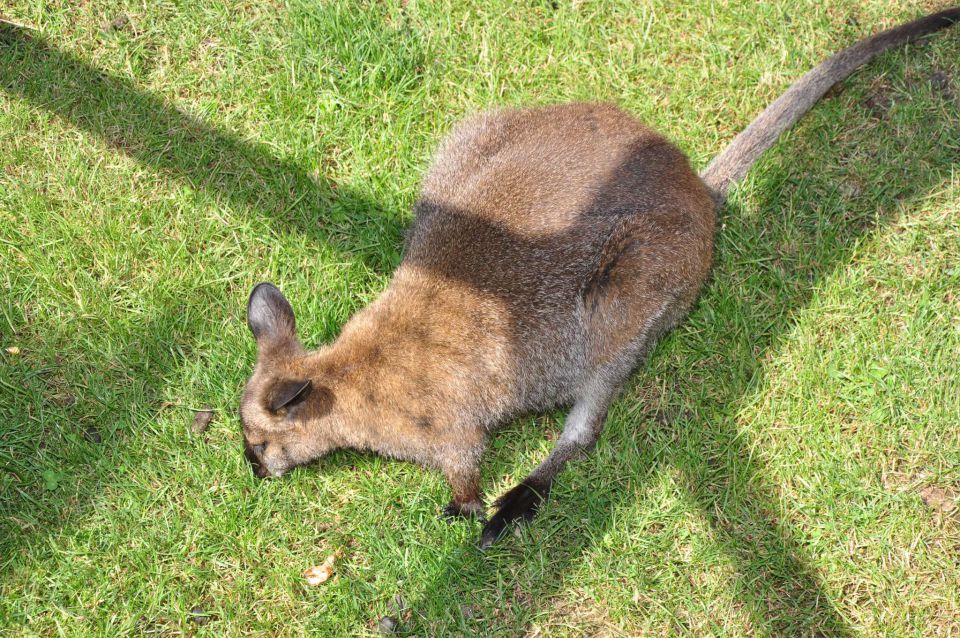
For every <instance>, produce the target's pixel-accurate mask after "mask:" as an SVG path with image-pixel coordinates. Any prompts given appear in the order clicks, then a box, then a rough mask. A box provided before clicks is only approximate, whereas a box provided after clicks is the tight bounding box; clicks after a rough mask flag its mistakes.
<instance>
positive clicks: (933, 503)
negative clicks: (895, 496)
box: [920, 485, 957, 512]
mask: <svg viewBox="0 0 960 638" xmlns="http://www.w3.org/2000/svg"><path fill="white" fill-rule="evenodd" d="M920 498H922V499H923V502H924V503H926V505H927V507H929V508H930V509H934V510H940V511H941V512H949V511H951V510H952V509H953V508H954V507H956V506H957V504H956V501H955V500H954V498H953V495H952V494H950V492H948V491H946V490H944V489H942V488H939V487H936V486H934V485H930V486H929V487H925V488H923V489H922V490H920Z"/></svg>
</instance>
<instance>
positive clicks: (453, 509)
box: [440, 501, 487, 521]
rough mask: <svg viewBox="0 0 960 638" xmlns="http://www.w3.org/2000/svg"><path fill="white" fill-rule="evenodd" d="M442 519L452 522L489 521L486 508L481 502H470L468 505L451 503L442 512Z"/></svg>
mask: <svg viewBox="0 0 960 638" xmlns="http://www.w3.org/2000/svg"><path fill="white" fill-rule="evenodd" d="M440 518H443V519H445V520H448V521H452V520H454V519H457V518H466V519H477V520H481V521H485V520H487V517H486V508H484V507H483V503H481V502H480V501H470V502H468V503H458V502H456V501H450V502H449V503H448V504H447V506H446V507H444V508H443V511H441V512H440Z"/></svg>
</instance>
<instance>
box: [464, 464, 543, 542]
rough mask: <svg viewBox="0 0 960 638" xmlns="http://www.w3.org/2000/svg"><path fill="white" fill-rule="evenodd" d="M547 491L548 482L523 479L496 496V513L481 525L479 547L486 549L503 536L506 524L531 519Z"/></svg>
mask: <svg viewBox="0 0 960 638" xmlns="http://www.w3.org/2000/svg"><path fill="white" fill-rule="evenodd" d="M549 492H550V484H549V483H547V484H545V485H535V484H533V483H532V482H529V481H525V482H523V483H520V484H519V485H517V486H516V487H514V488H513V489H511V490H510V491H509V492H507V493H506V494H504V495H503V496H501V497H500V498H498V499H497V501H496V503H494V504H493V505H494V507H496V508H497V513H496V514H494V515H493V516H492V517H491V518H490V520H489V521H488V522H487V524H486V525H484V526H483V533H482V534H481V535H480V549H487V548H488V547H490V546H491V545H493V544H494V542H496V540H497V539H498V538H500V537H501V536H503V533H504V531H506V529H507V525H509V524H510V523H513V522H514V521H520V520H524V521H529V520H530V519H532V518H533V517H534V515H535V514H536V513H537V510H538V509H540V504H541V503H543V501H544V500H545V499H546V498H547V494H548V493H549Z"/></svg>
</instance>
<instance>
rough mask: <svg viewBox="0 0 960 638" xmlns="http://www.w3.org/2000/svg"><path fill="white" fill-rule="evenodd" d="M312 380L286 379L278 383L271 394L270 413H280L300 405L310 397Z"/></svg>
mask: <svg viewBox="0 0 960 638" xmlns="http://www.w3.org/2000/svg"><path fill="white" fill-rule="evenodd" d="M310 389H311V386H310V379H307V380H303V379H300V380H296V379H284V380H282V381H278V382H277V383H276V384H275V385H274V386H273V388H272V390H271V392H270V411H271V412H279V411H280V410H282V409H283V408H288V407H291V406H293V405H296V404H297V403H300V402H301V401H303V400H304V399H306V398H307V397H308V396H310Z"/></svg>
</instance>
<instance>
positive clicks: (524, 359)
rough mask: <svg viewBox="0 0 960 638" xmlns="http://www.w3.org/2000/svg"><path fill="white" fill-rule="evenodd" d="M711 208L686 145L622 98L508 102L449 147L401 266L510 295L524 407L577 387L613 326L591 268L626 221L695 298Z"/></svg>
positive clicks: (664, 279)
mask: <svg viewBox="0 0 960 638" xmlns="http://www.w3.org/2000/svg"><path fill="white" fill-rule="evenodd" d="M713 215H714V204H713V200H712V199H711V197H710V194H709V191H708V190H707V189H706V187H705V186H704V185H703V183H702V182H701V181H700V180H699V179H698V178H697V176H696V174H695V173H694V172H693V170H692V169H691V168H690V166H689V163H688V161H687V159H686V157H685V156H684V155H683V154H682V153H681V152H680V151H679V150H677V149H676V148H675V147H674V146H673V145H671V144H670V143H668V142H667V141H666V140H665V139H664V138H663V137H661V136H660V135H658V134H657V133H655V132H653V131H652V130H650V129H648V128H646V127H644V126H642V125H641V124H639V123H638V122H637V121H636V120H635V119H634V118H633V117H632V116H630V115H629V114H627V113H626V112H624V111H622V110H620V109H618V108H616V107H614V106H612V105H608V104H567V105H560V106H551V107H547V108H541V109H525V110H503V111H496V112H492V113H486V114H483V115H480V116H478V117H475V118H473V119H471V120H469V121H467V122H466V123H464V124H462V125H460V126H459V127H458V128H457V129H456V130H455V131H454V132H453V133H452V134H451V135H450V136H449V137H448V138H447V140H446V142H445V143H444V145H443V147H442V148H441V150H440V151H439V153H438V154H437V157H436V159H435V161H434V164H433V167H432V168H431V169H430V171H429V173H428V174H427V176H426V178H425V180H424V186H423V190H422V194H421V198H420V201H419V202H418V203H417V205H416V207H415V220H414V224H413V226H412V228H411V229H410V231H409V235H408V240H407V250H406V256H405V258H404V263H403V266H402V267H401V270H400V272H399V273H398V276H400V277H402V276H404V269H405V268H406V269H411V268H413V269H418V270H426V271H429V272H430V273H432V274H434V275H439V276H441V277H442V278H443V279H444V280H445V281H448V282H449V283H450V294H454V295H456V294H457V292H456V289H457V288H458V287H459V286H464V285H465V286H469V287H470V288H472V289H475V290H478V291H481V292H483V293H485V294H491V295H494V296H496V297H497V298H498V300H500V301H501V302H503V303H504V304H505V307H506V309H507V312H509V315H510V316H509V322H510V326H511V330H510V331H511V334H510V341H511V347H512V351H513V354H514V357H515V358H516V363H517V367H518V370H519V372H520V374H521V375H522V377H523V378H522V379H519V380H518V381H519V383H518V387H521V388H524V389H526V390H527V392H526V393H525V396H524V397H522V398H520V405H518V406H517V408H518V409H521V410H522V409H535V408H539V407H544V406H546V405H553V404H555V403H562V402H566V401H569V400H572V399H573V398H575V392H576V389H577V388H579V387H580V386H581V385H582V382H583V379H584V376H585V375H587V374H589V372H590V370H591V367H592V366H593V364H594V360H593V358H592V356H591V333H593V334H595V333H596V331H597V329H598V328H599V329H600V330H603V331H604V332H608V331H609V330H611V329H614V326H612V325H608V326H597V325H596V321H595V319H596V317H595V314H596V310H597V308H591V307H589V306H588V305H587V303H586V302H587V300H588V299H590V298H595V297H596V294H597V292H598V290H599V288H600V287H602V286H603V285H607V286H609V284H610V282H609V281H603V282H601V281H599V280H595V279H596V278H593V275H594V274H595V273H597V271H598V269H599V268H600V267H601V263H602V262H603V260H604V259H605V258H607V259H609V257H610V255H609V251H610V250H622V249H623V246H615V245H612V244H611V240H614V241H615V240H616V237H617V233H618V232H622V230H623V228H624V226H625V225H628V226H630V227H631V228H632V231H631V234H632V235H633V236H634V238H635V239H634V241H635V242H638V243H645V244H649V245H647V246H645V249H644V250H645V252H646V253H647V254H646V256H647V257H648V258H652V259H659V260H661V261H662V262H663V263H662V264H660V267H659V268H658V269H657V270H658V271H659V272H658V275H657V276H655V277H654V278H655V279H657V280H658V281H659V282H660V284H661V290H660V294H662V295H664V296H669V297H670V298H673V297H675V296H679V297H684V298H686V297H687V296H688V293H689V292H690V291H691V290H695V289H697V288H699V286H700V284H701V283H702V281H703V279H704V278H705V277H706V273H707V269H708V267H709V263H710V258H711V243H712V241H711V240H712V234H713ZM638 225H640V226H644V227H645V228H644V229H642V232H641V229H640V228H639V227H638ZM645 238H649V241H644V239H645ZM635 248H636V247H635ZM651 275H653V273H651ZM616 292H617V291H615V290H612V289H610V290H605V291H604V295H605V296H606V295H610V294H615V293H616ZM619 292H620V293H625V292H626V291H625V290H620V291H619Z"/></svg>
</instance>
